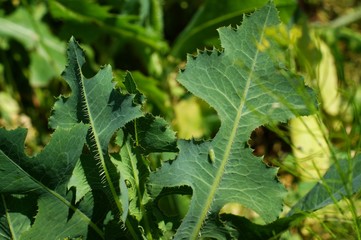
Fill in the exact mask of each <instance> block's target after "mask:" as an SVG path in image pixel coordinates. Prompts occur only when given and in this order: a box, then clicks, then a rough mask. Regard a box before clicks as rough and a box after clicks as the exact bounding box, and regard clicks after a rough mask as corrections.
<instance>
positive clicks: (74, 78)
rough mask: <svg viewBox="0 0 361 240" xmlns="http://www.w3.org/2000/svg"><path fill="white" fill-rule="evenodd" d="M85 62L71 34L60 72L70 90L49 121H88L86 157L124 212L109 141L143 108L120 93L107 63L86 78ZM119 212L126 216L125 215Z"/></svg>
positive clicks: (63, 123)
mask: <svg viewBox="0 0 361 240" xmlns="http://www.w3.org/2000/svg"><path fill="white" fill-rule="evenodd" d="M84 64H85V59H84V54H83V50H82V49H81V48H80V47H79V45H78V44H77V43H76V41H75V40H74V38H71V40H70V42H69V46H68V66H67V68H66V69H65V71H64V72H63V75H62V76H63V77H64V79H65V80H66V82H67V83H68V84H69V86H70V88H71V91H72V94H71V95H70V96H69V97H68V98H65V97H60V98H59V99H58V101H57V102H56V103H55V106H54V111H53V114H52V116H51V117H50V119H49V124H50V126H51V127H52V128H57V127H58V126H65V127H66V126H69V125H72V124H74V123H76V122H84V123H88V124H89V125H90V129H89V134H88V137H87V144H88V147H89V149H90V151H91V155H92V159H91V158H89V160H88V161H96V162H97V163H98V167H99V174H98V176H99V177H100V176H103V177H102V179H101V181H102V182H103V183H104V184H105V186H106V187H105V189H106V191H107V194H109V198H110V199H111V201H112V202H114V203H115V204H116V208H117V209H118V211H119V212H120V213H124V214H125V213H126V212H127V209H123V207H122V205H127V204H128V202H127V200H126V199H125V198H124V197H125V196H126V192H121V193H119V191H120V188H119V175H118V173H116V172H114V171H116V169H115V168H114V166H113V165H112V163H111V161H110V159H109V155H108V145H109V142H110V139H111V137H112V136H113V134H114V133H115V132H116V130H118V129H119V128H121V127H123V126H124V125H125V124H126V123H127V122H129V121H131V120H133V119H135V118H137V117H140V116H141V115H142V112H141V110H140V106H139V105H136V104H135V103H134V96H133V95H122V94H121V93H120V92H119V91H118V90H116V89H115V88H114V85H115V84H114V83H113V82H112V70H111V67H110V66H109V65H107V66H105V67H104V68H102V69H101V70H100V71H99V72H98V73H97V74H96V75H95V76H93V77H92V78H90V79H88V78H86V77H85V76H84V75H83V72H82V66H83V65H84ZM85 164H86V163H85ZM90 165H94V164H93V163H90ZM83 167H84V166H83ZM90 174H91V173H90ZM119 194H120V196H119ZM122 200H123V203H121V201H122ZM123 210H124V211H123ZM122 216H123V217H124V218H123V220H125V215H122Z"/></svg>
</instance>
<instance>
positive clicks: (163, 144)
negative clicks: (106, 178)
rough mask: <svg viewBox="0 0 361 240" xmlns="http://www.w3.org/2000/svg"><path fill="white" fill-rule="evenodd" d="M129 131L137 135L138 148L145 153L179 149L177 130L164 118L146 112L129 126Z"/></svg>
mask: <svg viewBox="0 0 361 240" xmlns="http://www.w3.org/2000/svg"><path fill="white" fill-rule="evenodd" d="M127 131H128V132H129V133H131V134H132V135H133V136H135V139H136V143H137V149H138V150H139V151H140V152H141V153H143V154H149V153H154V152H177V151H178V149H177V141H176V136H175V132H174V131H173V130H172V129H171V128H170V127H169V125H168V123H167V122H166V121H165V120H164V119H163V118H160V117H154V116H153V115H151V114H146V115H145V116H144V117H141V118H139V119H137V120H136V122H134V124H132V125H129V126H127Z"/></svg>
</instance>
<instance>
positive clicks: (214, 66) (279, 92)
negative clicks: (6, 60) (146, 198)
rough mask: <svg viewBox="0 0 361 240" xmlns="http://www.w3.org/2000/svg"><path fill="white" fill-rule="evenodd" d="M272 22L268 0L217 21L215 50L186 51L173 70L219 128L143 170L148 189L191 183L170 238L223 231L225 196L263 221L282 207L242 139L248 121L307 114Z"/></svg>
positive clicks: (270, 173) (305, 98) (307, 99)
mask: <svg viewBox="0 0 361 240" xmlns="http://www.w3.org/2000/svg"><path fill="white" fill-rule="evenodd" d="M278 24H279V18H278V14H277V10H276V9H275V7H274V5H273V4H272V3H270V4H268V5H266V6H265V7H263V8H262V9H260V10H258V11H256V12H255V13H253V14H252V15H251V16H249V17H245V18H244V19H243V22H242V25H241V26H238V27H237V28H236V29H232V28H231V27H223V28H220V29H219V30H218V31H219V35H220V40H221V45H222V47H223V50H222V51H218V50H215V49H213V50H212V51H204V52H199V53H198V56H196V57H195V56H188V59H187V66H186V68H185V70H183V71H182V72H181V73H180V74H179V77H178V81H179V82H180V83H181V84H182V85H183V86H185V87H186V88H187V89H188V90H189V91H190V92H192V93H193V94H194V95H196V96H198V97H200V98H201V99H203V100H204V101H206V102H207V103H208V104H209V105H210V106H211V107H213V108H214V109H215V110H216V111H217V113H218V116H219V118H220V120H221V127H220V129H219V131H218V133H217V134H216V136H215V137H214V138H213V139H212V140H209V141H203V142H202V143H196V142H194V141H185V140H179V141H178V148H179V155H178V157H177V159H176V160H174V161H172V162H169V163H165V164H164V165H163V166H162V167H161V168H160V169H159V170H158V171H156V172H154V173H152V174H151V176H150V184H149V186H150V191H151V193H152V195H153V196H156V195H158V194H159V193H160V192H161V190H162V189H163V188H165V187H167V188H172V187H174V188H177V187H181V186H190V187H191V188H192V190H193V195H192V200H191V204H190V208H189V211H188V213H187V215H186V216H185V218H184V219H183V221H182V224H181V225H180V227H179V228H178V230H177V232H176V235H175V239H195V238H197V237H198V236H202V237H216V238H217V239H224V238H228V237H229V235H228V233H227V230H226V229H225V228H224V227H222V226H221V225H220V223H219V221H218V220H217V219H218V215H219V211H220V210H221V208H222V207H223V206H224V205H225V204H226V203H230V202H236V203H239V204H241V205H243V206H245V207H247V208H250V209H252V210H254V211H255V212H257V213H258V214H259V215H260V216H261V217H262V218H263V219H264V221H265V222H266V223H270V222H272V221H274V220H275V219H276V218H277V217H278V215H279V213H280V211H281V210H282V199H283V196H284V195H285V189H284V187H283V186H282V185H281V184H280V183H279V182H278V180H277V177H276V173H277V169H276V168H270V167H267V166H266V165H265V164H264V163H263V162H262V160H261V159H260V158H257V157H255V156H254V155H253V154H252V151H251V150H250V149H249V148H246V147H245V146H246V145H247V141H248V139H249V137H250V134H251V132H252V131H253V130H254V129H255V128H256V127H258V126H261V125H264V124H268V123H274V122H285V121H286V120H288V119H290V118H292V117H295V116H298V115H307V114H310V113H311V110H310V105H311V107H312V105H313V104H314V103H315V102H316V99H315V96H314V95H313V93H312V91H311V90H310V89H309V88H307V87H305V86H304V83H303V81H302V79H300V78H299V77H297V76H294V75H292V74H291V73H290V72H288V71H287V70H285V69H284V68H280V67H279V66H280V64H279V63H278V61H277V59H276V57H275V56H277V54H280V52H277V51H278V50H277V46H276V43H275V42H274V41H273V39H272V35H270V34H269V32H270V31H267V30H268V29H272V28H276V27H277V26H278ZM311 109H312V108H311Z"/></svg>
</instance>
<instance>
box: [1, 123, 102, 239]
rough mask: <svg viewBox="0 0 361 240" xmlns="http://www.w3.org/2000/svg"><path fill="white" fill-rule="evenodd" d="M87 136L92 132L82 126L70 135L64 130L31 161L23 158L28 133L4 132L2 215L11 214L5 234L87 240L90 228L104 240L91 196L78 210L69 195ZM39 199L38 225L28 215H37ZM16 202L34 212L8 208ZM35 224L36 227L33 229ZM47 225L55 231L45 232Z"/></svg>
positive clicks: (29, 237)
mask: <svg viewBox="0 0 361 240" xmlns="http://www.w3.org/2000/svg"><path fill="white" fill-rule="evenodd" d="M87 130H88V126H87V125H84V124H82V123H79V124H75V125H73V126H72V127H71V128H67V129H64V128H61V127H59V128H57V129H56V131H55V132H54V134H53V135H52V137H51V140H50V142H49V143H48V144H47V145H46V147H45V148H44V149H43V151H42V152H40V153H39V154H37V155H36V156H34V157H29V156H27V155H26V154H25V153H24V140H25V135H26V130H25V129H20V128H19V129H16V130H12V131H6V130H5V129H2V128H0V194H1V195H2V201H1V204H0V205H1V207H0V209H4V211H5V212H6V213H7V214H6V219H5V220H4V215H2V216H3V217H2V218H3V219H2V220H1V223H2V225H3V226H4V225H5V227H4V229H11V230H10V233H9V238H10V239H14V238H15V236H21V239H40V238H42V237H45V236H48V238H55V239H58V238H65V237H68V236H74V237H75V236H77V235H83V236H86V235H87V232H88V228H89V226H91V228H93V229H94V230H95V231H97V232H98V234H99V235H100V236H102V232H101V231H100V230H99V228H98V227H97V226H96V225H95V224H94V223H93V222H92V221H91V214H92V207H93V206H92V201H91V198H92V197H91V195H88V198H86V197H84V199H83V200H82V201H81V202H80V204H78V205H77V206H75V205H74V204H72V202H73V201H72V200H71V198H72V196H71V195H72V194H71V193H69V194H68V193H67V189H66V186H67V183H68V181H69V179H70V176H71V175H72V172H73V169H74V167H75V165H76V162H77V161H78V159H79V157H80V154H81V153H82V150H83V146H84V143H85V139H86V134H87ZM14 194H17V195H14ZM18 194H22V195H23V196H24V198H23V199H22V198H20V197H19V196H21V195H18ZM15 196H18V197H17V198H16V197H15ZM34 197H38V198H37V204H38V211H37V213H36V218H35V221H34V219H33V216H31V213H29V211H32V210H31V209H33V210H34V208H32V207H33V205H32V204H31V202H32V201H33V199H34ZM11 199H12V201H17V202H18V203H21V202H22V201H23V200H25V199H27V200H28V202H27V203H26V204H29V205H28V207H29V208H28V209H24V207H23V206H22V205H21V204H17V205H13V204H12V203H9V200H11ZM33 214H34V213H33ZM34 215H35V214H34ZM5 221H6V223H4V222H5ZM30 222H34V224H32V225H31V227H30V225H29V223H30ZM22 225H24V226H22ZM45 225H50V226H51V228H44V226H45ZM7 226H8V227H7ZM25 230H28V231H26V232H24V231H25Z"/></svg>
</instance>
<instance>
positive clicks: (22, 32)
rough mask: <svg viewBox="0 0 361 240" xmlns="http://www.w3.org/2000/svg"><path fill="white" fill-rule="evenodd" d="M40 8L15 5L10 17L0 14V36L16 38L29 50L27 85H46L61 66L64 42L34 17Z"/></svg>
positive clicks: (62, 63)
mask: <svg viewBox="0 0 361 240" xmlns="http://www.w3.org/2000/svg"><path fill="white" fill-rule="evenodd" d="M41 7H44V6H43V5H42V4H39V5H38V6H37V7H34V8H28V9H26V8H23V7H18V8H17V10H16V11H15V12H14V13H13V14H11V15H10V16H8V17H6V18H1V17H0V26H1V28H0V36H3V37H6V38H13V39H16V40H17V41H19V42H20V43H21V44H23V45H24V47H25V48H26V50H27V51H29V53H30V84H31V85H32V86H36V87H39V86H46V85H47V84H48V83H49V81H50V80H51V79H52V78H53V77H55V76H58V75H59V74H60V72H61V70H62V68H63V66H64V65H65V57H64V51H65V45H64V44H63V43H62V42H60V41H59V39H57V38H56V37H55V36H53V35H52V34H51V32H50V31H49V29H48V28H47V26H46V25H45V24H44V23H42V22H41V19H40V18H37V17H36V15H37V14H36V12H37V11H40V10H39V8H41Z"/></svg>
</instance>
